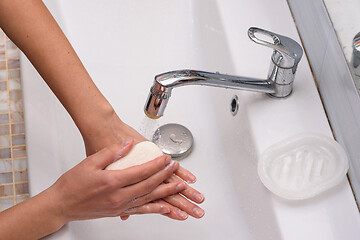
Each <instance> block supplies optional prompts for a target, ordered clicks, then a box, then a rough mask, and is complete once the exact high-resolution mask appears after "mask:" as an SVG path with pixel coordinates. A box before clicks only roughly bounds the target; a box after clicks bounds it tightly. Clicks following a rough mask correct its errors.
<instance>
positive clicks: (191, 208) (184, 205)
mask: <svg viewBox="0 0 360 240" xmlns="http://www.w3.org/2000/svg"><path fill="white" fill-rule="evenodd" d="M163 199H164V200H165V201H166V202H168V203H170V204H171V205H173V206H174V207H177V208H179V209H181V210H182V211H184V212H186V213H188V214H189V215H191V216H193V217H195V218H201V217H203V216H204V214H205V211H204V210H203V209H201V208H200V207H198V206H197V205H195V204H193V203H192V202H190V201H189V200H187V199H186V198H184V197H183V196H181V195H180V194H175V195H172V196H168V197H165V198H163Z"/></svg>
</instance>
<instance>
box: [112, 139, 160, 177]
mask: <svg viewBox="0 0 360 240" xmlns="http://www.w3.org/2000/svg"><path fill="white" fill-rule="evenodd" d="M161 155H163V152H162V151H161V150H160V148H159V147H158V146H156V144H155V143H153V142H150V141H146V142H141V143H138V144H136V145H135V146H134V147H133V148H132V149H131V150H130V152H129V153H128V154H127V155H126V156H125V157H123V158H120V159H119V160H117V161H115V162H113V163H112V164H110V165H109V166H107V167H106V168H105V169H106V170H121V169H125V168H128V167H132V166H136V165H140V164H143V163H146V162H149V161H151V160H154V159H155V158H157V157H160V156H161Z"/></svg>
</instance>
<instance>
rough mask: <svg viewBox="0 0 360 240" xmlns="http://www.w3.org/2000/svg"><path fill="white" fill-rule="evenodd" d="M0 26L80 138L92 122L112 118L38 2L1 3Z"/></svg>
mask: <svg viewBox="0 0 360 240" xmlns="http://www.w3.org/2000/svg"><path fill="white" fill-rule="evenodd" d="M0 26H1V28H2V29H3V30H4V31H5V32H6V34H7V35H8V36H9V37H10V38H11V40H12V41H13V42H14V43H15V44H16V45H17V46H18V47H19V48H20V49H21V50H22V51H23V52H24V53H25V55H26V56H27V57H28V59H29V60H30V61H31V63H32V64H33V65H34V67H35V68H36V69H37V71H38V72H39V73H40V75H41V76H42V78H43V79H44V80H45V82H46V83H47V84H48V86H49V87H50V88H51V90H52V91H53V92H54V93H55V95H56V96H57V97H58V99H59V100H60V102H61V103H62V104H63V106H64V107H65V108H66V110H67V111H68V112H69V114H70V115H71V117H72V118H73V120H74V122H75V123H76V125H77V126H78V128H79V130H80V132H81V133H82V134H83V136H84V135H86V134H91V129H92V126H93V125H94V124H93V123H94V122H95V123H96V122H99V121H101V120H102V119H103V118H104V117H106V115H112V114H113V109H112V107H111V105H110V104H109V103H108V101H107V100H106V99H105V98H104V96H103V95H102V94H101V92H100V91H99V90H98V88H97V87H96V86H95V84H94V83H93V81H92V79H91V78H90V76H89V74H88V73H87V71H86V70H85V68H84V66H83V65H82V63H81V61H80V59H79V58H78V56H77V55H76V53H75V51H74V49H73V48H72V46H71V44H70V43H69V41H68V40H67V38H66V37H65V35H64V33H63V32H62V30H61V29H60V27H59V26H58V24H57V23H56V21H55V20H54V18H53V17H52V16H51V14H50V12H49V11H48V9H47V8H46V6H45V5H44V4H43V2H42V1H41V0H0Z"/></svg>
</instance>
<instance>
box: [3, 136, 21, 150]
mask: <svg viewBox="0 0 360 240" xmlns="http://www.w3.org/2000/svg"><path fill="white" fill-rule="evenodd" d="M19 145H20V144H19ZM0 147H10V136H0Z"/></svg>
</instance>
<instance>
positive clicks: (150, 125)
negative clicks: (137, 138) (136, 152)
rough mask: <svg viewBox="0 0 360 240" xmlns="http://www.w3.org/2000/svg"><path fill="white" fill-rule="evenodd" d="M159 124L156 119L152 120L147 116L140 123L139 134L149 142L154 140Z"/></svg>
mask: <svg viewBox="0 0 360 240" xmlns="http://www.w3.org/2000/svg"><path fill="white" fill-rule="evenodd" d="M159 126H160V125H159V122H158V121H157V120H156V119H151V118H148V117H147V116H145V117H144V118H143V120H142V121H141V123H140V127H139V132H140V133H141V134H142V135H143V136H144V137H145V138H147V139H148V140H150V141H151V140H152V137H153V135H154V132H155V130H156V129H157V128H158V127H159Z"/></svg>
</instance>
